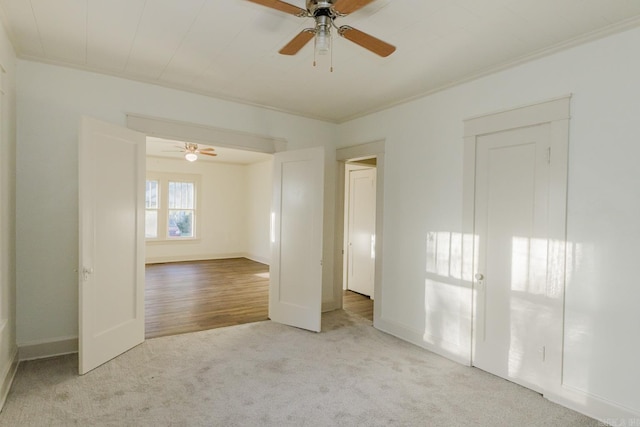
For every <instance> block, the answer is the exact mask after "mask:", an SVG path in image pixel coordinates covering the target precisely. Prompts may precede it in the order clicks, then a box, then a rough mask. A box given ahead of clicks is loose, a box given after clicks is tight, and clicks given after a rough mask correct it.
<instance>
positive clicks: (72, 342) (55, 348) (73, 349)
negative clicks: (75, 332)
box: [18, 337, 78, 361]
mask: <svg viewBox="0 0 640 427" xmlns="http://www.w3.org/2000/svg"><path fill="white" fill-rule="evenodd" d="M18 352H19V357H20V361H24V360H34V359H44V358H47V357H54V356H62V355H63V354H71V353H77V352H78V337H63V338H58V339H56V340H53V341H38V342H28V343H23V344H20V345H19V346H18Z"/></svg>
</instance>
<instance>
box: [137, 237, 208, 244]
mask: <svg viewBox="0 0 640 427" xmlns="http://www.w3.org/2000/svg"><path fill="white" fill-rule="evenodd" d="M145 243H146V244H147V245H166V244H174V243H177V244H181V243H182V244H184V243H200V239H199V238H197V237H183V238H176V239H146V240H145Z"/></svg>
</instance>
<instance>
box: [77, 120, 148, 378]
mask: <svg viewBox="0 0 640 427" xmlns="http://www.w3.org/2000/svg"><path fill="white" fill-rule="evenodd" d="M145 141H146V140H145V136H144V135H143V134H141V133H138V132H134V131H131V130H129V129H125V128H122V127H119V126H115V125H112V124H109V123H104V122H100V121H98V120H94V119H90V118H86V117H84V118H83V119H82V123H81V129H80V141H79V146H80V149H79V179H80V188H79V208H80V218H79V219H80V230H79V232H80V235H79V240H80V248H79V258H80V259H79V269H78V271H79V275H80V277H79V283H80V291H79V297H80V298H79V299H80V309H79V327H80V331H79V353H80V357H79V359H80V360H79V362H80V363H79V371H80V374H85V373H86V372H88V371H90V370H92V369H94V368H96V367H98V366H100V365H102V364H103V363H105V362H107V361H109V360H111V359H112V358H114V357H116V356H118V355H119V354H121V353H123V352H125V351H127V350H129V349H130V348H132V347H134V346H136V345H138V344H140V343H142V342H143V341H144V197H145V193H144V174H145Z"/></svg>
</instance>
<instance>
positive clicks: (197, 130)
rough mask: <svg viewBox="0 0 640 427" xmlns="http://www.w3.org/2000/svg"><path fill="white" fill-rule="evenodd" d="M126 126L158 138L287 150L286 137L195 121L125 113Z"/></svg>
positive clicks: (242, 147)
mask: <svg viewBox="0 0 640 427" xmlns="http://www.w3.org/2000/svg"><path fill="white" fill-rule="evenodd" d="M127 127H128V128H129V129H133V130H137V131H138V132H142V133H144V134H145V135H146V136H155V137H158V138H167V139H177V140H181V141H192V142H198V143H201V144H209V145H217V146H220V147H229V148H235V149H237V150H246V151H257V152H260V153H268V154H273V153H277V152H280V151H286V150H287V140H286V139H284V138H275V137H271V136H265V135H257V134H253V133H249V132H242V131H237V130H232V129H224V128H218V127H213V126H205V125H200V124H197V123H189V122H182V121H178V120H171V119H165V118H160V117H150V116H144V115H141V114H134V113H127Z"/></svg>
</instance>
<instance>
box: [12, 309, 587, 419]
mask: <svg viewBox="0 0 640 427" xmlns="http://www.w3.org/2000/svg"><path fill="white" fill-rule="evenodd" d="M323 331H324V332H322V333H321V334H314V333H310V332H305V331H301V330H298V329H295V328H290V327H286V326H282V325H279V324H276V323H272V322H260V323H253V324H247V325H241V326H233V327H229V328H222V329H215V330H211V331H205V332H196V333H191V334H186V335H179V336H173V337H164V338H156V339H151V340H147V341H146V342H145V343H144V344H142V345H140V346H139V347H137V348H135V349H133V350H131V351H129V352H128V353H126V354H124V355H122V356H120V357H118V358H117V359H115V360H113V361H111V362H109V363H107V364H106V365H104V366H102V367H100V368H98V369H96V370H94V371H93V372H91V373H89V374H87V375H85V376H83V377H79V376H78V375H77V374H76V370H77V359H76V356H64V357H59V358H54V359H48V360H40V361H33V362H26V363H22V364H21V365H20V368H19V371H18V375H17V377H16V380H15V383H14V385H13V388H12V390H11V392H10V395H9V398H8V400H7V404H6V407H5V409H4V411H3V412H2V413H1V414H0V425H2V426H72V425H78V426H96V425H98V426H169V425H171V426H257V425H261V426H262V425H264V426H390V425H393V426H457V425H473V426H589V425H593V426H596V425H598V423H597V422H596V421H594V420H592V419H590V418H587V417H585V416H582V415H580V414H578V413H576V412H573V411H571V410H569V409H566V408H563V407H561V406H558V405H555V404H553V403H551V402H549V401H547V400H545V399H543V398H542V397H540V396H539V395H538V394H536V393H533V392H531V391H529V390H527V389H524V388H522V387H519V386H517V385H515V384H512V383H509V382H508V381H504V380H502V379H499V378H496V377H494V376H492V375H489V374H487V373H484V372H482V371H480V370H477V369H472V368H468V367H464V366H461V365H459V364H456V363H454V362H451V361H449V360H446V359H444V358H442V357H439V356H436V355H434V354H432V353H429V352H427V351H425V350H423V349H420V348H418V347H415V346H413V345H411V344H408V343H405V342H403V341H401V340H398V339H396V338H393V337H391V336H389V335H386V334H384V333H382V332H379V331H377V330H375V329H374V328H372V327H371V322H369V321H367V320H365V319H363V318H361V317H358V316H355V315H351V314H349V313H346V312H344V311H337V312H333V313H328V314H327V315H325V317H324V318H323Z"/></svg>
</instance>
